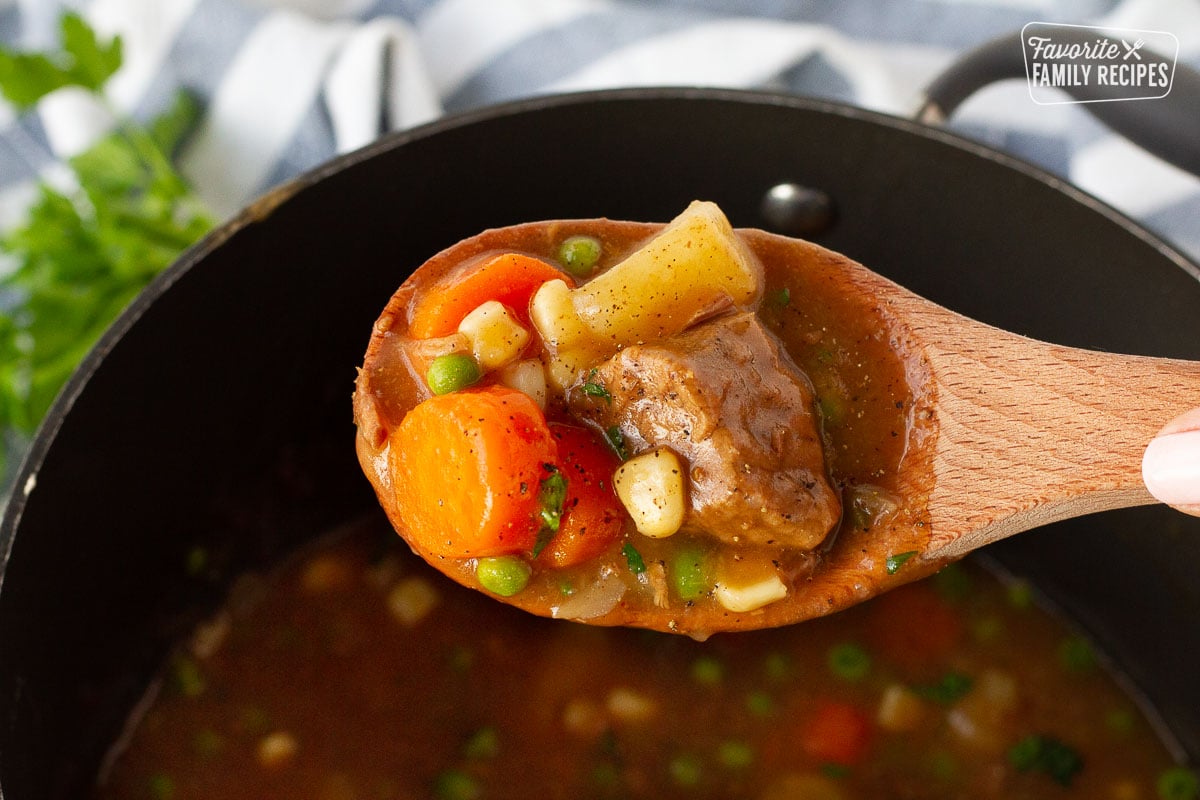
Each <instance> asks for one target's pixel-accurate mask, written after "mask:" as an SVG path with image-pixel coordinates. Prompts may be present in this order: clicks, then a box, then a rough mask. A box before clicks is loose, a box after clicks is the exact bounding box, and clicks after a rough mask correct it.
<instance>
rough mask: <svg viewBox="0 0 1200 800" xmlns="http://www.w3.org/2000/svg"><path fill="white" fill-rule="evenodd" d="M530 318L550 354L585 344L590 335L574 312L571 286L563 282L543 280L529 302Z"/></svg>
mask: <svg viewBox="0 0 1200 800" xmlns="http://www.w3.org/2000/svg"><path fill="white" fill-rule="evenodd" d="M529 318H530V320H532V321H533V327H535V328H537V332H538V334H539V335H540V336H541V337H542V341H543V342H545V343H546V346H547V347H549V348H550V349H551V350H552V351H557V350H560V349H565V348H570V347H573V346H578V345H581V344H583V345H586V344H587V343H588V341H589V338H590V333H589V331H588V328H587V326H586V325H584V324H583V320H581V319H579V315H577V314H576V313H575V305H574V303H573V302H572V301H571V287H569V286H567V284H566V282H565V281H561V280H553V281H546V282H545V283H543V284H542V285H541V287H539V288H538V290H537V291H536V292H534V294H533V299H532V300H531V301H530V302H529Z"/></svg>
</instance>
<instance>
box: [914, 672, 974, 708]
mask: <svg viewBox="0 0 1200 800" xmlns="http://www.w3.org/2000/svg"><path fill="white" fill-rule="evenodd" d="M974 683H975V682H974V681H973V680H972V679H971V676H970V675H966V674H964V673H962V672H947V673H946V674H945V675H943V676H942V678H941V680H939V681H938V682H937V683H932V684H927V685H923V686H913V687H912V691H913V694H915V695H917V696H918V697H922V698H924V699H926V700H929V701H932V702H934V703H940V704H941V705H944V706H948V705H951V704H952V703H954V702H956V701H958V700H959V699H960V698H962V697H963V695H965V694H966V693H967V692H969V691H971V687H972V686H973V685H974Z"/></svg>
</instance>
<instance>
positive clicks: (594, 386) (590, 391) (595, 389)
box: [580, 369, 612, 404]
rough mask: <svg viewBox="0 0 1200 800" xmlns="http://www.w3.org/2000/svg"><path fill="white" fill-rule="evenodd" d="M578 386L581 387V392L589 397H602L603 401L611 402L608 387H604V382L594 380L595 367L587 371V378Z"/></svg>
mask: <svg viewBox="0 0 1200 800" xmlns="http://www.w3.org/2000/svg"><path fill="white" fill-rule="evenodd" d="M580 388H581V389H583V393H584V394H586V395H587V396H589V397H600V398H603V400H604V402H606V403H609V404H611V403H612V395H611V394H609V392H608V389H606V388H604V384H602V383H599V382H597V381H596V370H595V369H592V371H591V372H589V373H588V376H587V378H586V379H585V380H584V382H583V386H581V387H580Z"/></svg>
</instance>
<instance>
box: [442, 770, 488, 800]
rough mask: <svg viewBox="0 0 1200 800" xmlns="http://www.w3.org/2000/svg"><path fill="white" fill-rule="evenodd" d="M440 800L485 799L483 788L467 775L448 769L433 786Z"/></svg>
mask: <svg viewBox="0 0 1200 800" xmlns="http://www.w3.org/2000/svg"><path fill="white" fill-rule="evenodd" d="M433 791H434V794H435V795H436V796H437V797H438V798H439V800H477V799H478V798H480V797H483V787H482V786H480V785H479V782H478V781H476V780H475V779H474V778H472V777H471V776H470V775H468V774H467V773H465V772H463V771H461V770H457V769H448V770H446V771H445V772H443V773H442V774H441V775H438V776H437V779H436V780H435V781H434V786H433Z"/></svg>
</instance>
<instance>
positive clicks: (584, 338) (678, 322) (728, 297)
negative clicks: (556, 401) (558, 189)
mask: <svg viewBox="0 0 1200 800" xmlns="http://www.w3.org/2000/svg"><path fill="white" fill-rule="evenodd" d="M761 286H762V266H761V265H760V264H759V262H758V260H757V258H756V257H755V256H754V254H753V253H751V252H750V249H749V248H748V247H747V246H746V245H745V244H744V243H743V242H742V240H741V239H740V238H739V237H738V235H737V233H736V232H734V230H733V228H732V227H731V226H730V224H729V220H728V219H726V218H725V215H724V214H723V213H722V212H721V209H719V208H717V206H716V205H714V204H713V203H708V202H701V201H695V202H693V203H692V204H691V205H690V206H688V207H687V209H685V210H684V212H683V213H682V214H680V215H679V216H678V217H676V218H675V219H674V220H672V221H671V222H670V223H669V224H668V225H667V226H666V227H665V228H663V230H662V231H660V232H659V233H658V235H656V236H655V237H654V238H653V239H651V240H650V241H648V242H647V243H645V244H644V245H643V246H642V247H640V248H639V249H638V250H636V251H634V252H633V253H631V254H630V255H629V256H627V257H626V258H625V259H624V260H623V261H621V262H620V263H618V264H616V265H614V266H613V267H612V268H611V269H609V270H608V271H607V272H604V273H602V274H600V275H599V276H597V277H596V278H594V279H592V280H591V281H589V282H587V283H585V284H584V285H583V286H581V287H579V288H578V289H569V288H568V287H567V285H566V284H565V283H564V282H562V281H548V282H547V283H546V284H544V285H543V286H542V288H541V289H539V290H538V292H537V294H535V295H534V298H533V302H532V305H531V309H530V310H531V316H532V319H533V324H534V326H535V327H536V328H537V329H538V333H539V334H540V335H541V338H542V341H543V342H545V343H546V348H547V350H548V351H549V358H548V359H547V361H546V368H547V376H548V378H549V380H550V383H551V384H552V385H553V386H554V388H555V389H557V390H559V391H563V390H565V389H566V388H567V387H568V386H570V385H571V384H572V383H573V382H574V381H575V380H576V379H578V378H579V376H580V374H581V373H582V372H584V371H585V370H587V369H588V368H590V367H591V366H594V365H595V364H597V363H599V362H601V361H603V360H604V359H606V358H608V357H610V356H612V355H613V354H614V353H616V352H617V351H619V350H621V349H623V348H624V347H627V346H629V345H633V344H639V343H645V342H654V341H659V340H661V339H664V338H667V337H670V336H673V335H675V334H677V333H679V332H680V331H682V330H684V329H685V328H687V327H688V326H689V325H691V324H692V323H694V322H696V321H698V320H700V319H702V318H704V317H706V316H708V315H710V314H712V313H713V312H714V311H715V310H719V309H727V308H729V307H730V306H749V305H751V304H753V303H754V301H755V300H756V299H757V298H758V296H759V294H760V292H761Z"/></svg>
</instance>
